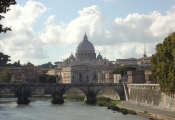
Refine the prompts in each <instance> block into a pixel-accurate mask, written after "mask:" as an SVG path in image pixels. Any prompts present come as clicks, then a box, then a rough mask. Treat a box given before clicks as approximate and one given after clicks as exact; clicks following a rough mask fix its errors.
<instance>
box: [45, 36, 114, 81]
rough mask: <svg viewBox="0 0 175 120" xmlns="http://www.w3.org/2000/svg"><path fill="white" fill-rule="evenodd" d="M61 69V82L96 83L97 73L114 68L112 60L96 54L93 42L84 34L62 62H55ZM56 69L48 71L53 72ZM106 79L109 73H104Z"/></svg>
mask: <svg viewBox="0 0 175 120" xmlns="http://www.w3.org/2000/svg"><path fill="white" fill-rule="evenodd" d="M56 64H57V65H58V69H60V70H61V76H60V77H61V81H62V83H98V73H102V72H103V71H109V70H111V69H113V68H114V65H113V63H112V62H110V61H109V60H107V59H106V58H103V57H102V55H101V54H100V53H99V54H98V55H97V56H96V53H95V48H94V46H93V44H92V43H91V42H90V41H89V40H88V38H87V36H86V34H85V35H84V38H83V40H82V41H81V42H80V43H79V45H78V46H77V49H76V53H75V56H74V55H73V53H71V55H70V56H69V58H67V59H65V60H63V62H56ZM55 71H56V69H54V70H50V71H48V74H52V73H54V74H55ZM106 77H107V79H108V81H110V79H111V74H110V73H109V74H108V75H106Z"/></svg>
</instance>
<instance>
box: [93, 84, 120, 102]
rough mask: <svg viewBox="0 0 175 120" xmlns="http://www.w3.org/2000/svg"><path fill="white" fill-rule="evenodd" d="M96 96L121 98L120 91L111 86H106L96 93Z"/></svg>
mask: <svg viewBox="0 0 175 120" xmlns="http://www.w3.org/2000/svg"><path fill="white" fill-rule="evenodd" d="M96 97H105V98H110V99H113V100H120V95H119V94H118V92H116V91H115V90H113V89H112V88H109V87H104V88H102V89H100V90H99V91H98V92H97V93H96Z"/></svg>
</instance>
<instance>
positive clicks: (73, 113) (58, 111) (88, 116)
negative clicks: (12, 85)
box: [0, 98, 148, 120]
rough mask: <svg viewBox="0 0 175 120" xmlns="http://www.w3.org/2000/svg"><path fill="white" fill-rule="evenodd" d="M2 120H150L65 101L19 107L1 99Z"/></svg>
mask: <svg viewBox="0 0 175 120" xmlns="http://www.w3.org/2000/svg"><path fill="white" fill-rule="evenodd" d="M0 120H148V118H145V117H143V116H138V115H123V114H121V113H118V112H114V111H112V110H108V109H106V107H99V106H91V105H86V104H85V103H84V102H81V101H71V100H65V103H64V104H63V105H52V104H51V103H50V100H49V99H37V100H36V101H35V102H31V103H30V104H29V105H17V104H16V102H15V99H12V98H9V99H6V98H4V99H3V98H1V99H0Z"/></svg>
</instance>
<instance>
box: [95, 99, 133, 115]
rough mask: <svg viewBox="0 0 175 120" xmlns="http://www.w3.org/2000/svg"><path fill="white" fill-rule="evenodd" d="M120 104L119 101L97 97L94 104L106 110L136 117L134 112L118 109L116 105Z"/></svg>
mask: <svg viewBox="0 0 175 120" xmlns="http://www.w3.org/2000/svg"><path fill="white" fill-rule="evenodd" d="M119 103H121V102H120V101H119V100H111V99H110V98H105V97H99V98H97V102H96V104H97V105H99V106H107V107H108V109H111V110H114V111H117V112H121V113H122V114H124V115H126V114H133V115H136V112H135V111H133V110H128V109H125V108H120V107H118V106H117V104H119Z"/></svg>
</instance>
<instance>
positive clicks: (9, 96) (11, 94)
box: [0, 88, 14, 98]
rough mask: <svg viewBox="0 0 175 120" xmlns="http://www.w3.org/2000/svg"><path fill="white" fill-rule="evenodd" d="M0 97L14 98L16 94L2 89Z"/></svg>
mask: <svg viewBox="0 0 175 120" xmlns="http://www.w3.org/2000/svg"><path fill="white" fill-rule="evenodd" d="M0 97H1V98H14V92H12V91H11V90H10V89H8V88H5V89H2V90H0Z"/></svg>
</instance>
